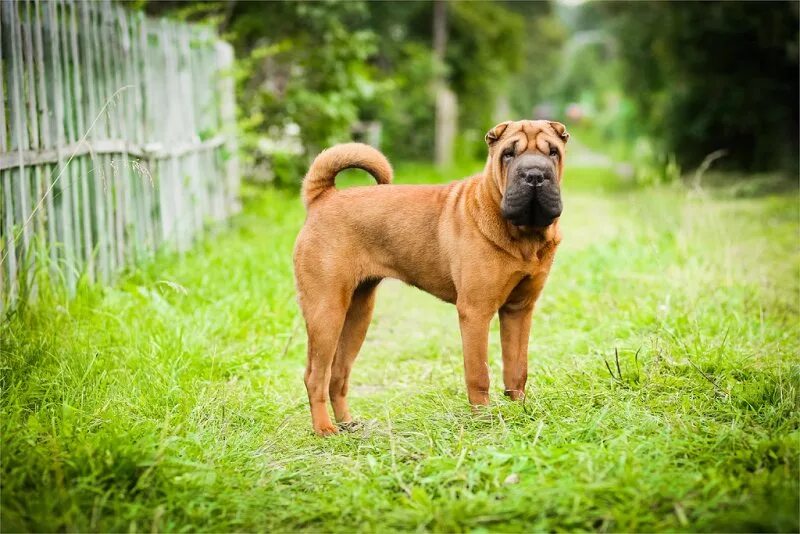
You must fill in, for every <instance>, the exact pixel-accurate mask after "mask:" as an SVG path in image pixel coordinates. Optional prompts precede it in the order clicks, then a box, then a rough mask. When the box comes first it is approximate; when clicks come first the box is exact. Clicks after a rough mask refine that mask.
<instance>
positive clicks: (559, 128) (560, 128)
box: [547, 121, 569, 143]
mask: <svg viewBox="0 0 800 534" xmlns="http://www.w3.org/2000/svg"><path fill="white" fill-rule="evenodd" d="M547 122H549V123H550V126H552V127H553V129H554V130H555V131H556V133H557V134H558V136H559V137H560V138H561V139H562V140H563V141H564V142H565V143H566V142H567V141H569V133H567V127H566V126H564V125H563V124H561V123H560V122H556V121H547Z"/></svg>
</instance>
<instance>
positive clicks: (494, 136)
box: [484, 121, 511, 146]
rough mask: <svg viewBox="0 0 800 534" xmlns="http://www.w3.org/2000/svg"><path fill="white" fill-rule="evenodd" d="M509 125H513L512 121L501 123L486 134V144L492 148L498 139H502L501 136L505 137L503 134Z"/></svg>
mask: <svg viewBox="0 0 800 534" xmlns="http://www.w3.org/2000/svg"><path fill="white" fill-rule="evenodd" d="M509 124H511V121H506V122H501V123H500V124H498V125H497V126H495V127H494V128H492V129H491V130H489V131H488V132H486V137H484V139H486V144H487V145H489V146H492V145H493V144H494V143H495V142H496V141H497V140H498V139H500V136H501V135H503V132H505V131H506V128H508V125H509Z"/></svg>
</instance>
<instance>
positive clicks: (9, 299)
mask: <svg viewBox="0 0 800 534" xmlns="http://www.w3.org/2000/svg"><path fill="white" fill-rule="evenodd" d="M0 4H1V5H0V59H1V60H2V61H0V104H1V105H0V125H2V128H0V306H2V308H0V309H5V307H6V306H8V305H9V304H11V305H13V304H14V302H15V301H17V300H18V299H19V298H24V297H25V296H26V295H27V294H28V293H29V292H30V290H31V288H33V287H35V282H36V280H37V279H39V278H40V275H44V274H46V273H49V274H50V275H51V276H50V278H51V279H52V278H54V276H55V278H60V279H61V281H63V283H64V285H65V286H66V287H67V289H68V290H70V291H74V289H75V287H76V284H77V282H78V279H79V278H80V277H85V278H86V279H87V280H88V281H90V282H91V281H94V280H99V281H103V282H108V281H110V280H112V279H113V276H114V274H115V273H117V272H119V271H120V269H121V268H123V267H124V266H125V265H127V264H130V263H131V262H133V261H138V260H141V259H143V258H146V257H148V256H149V255H151V254H152V253H153V252H154V251H155V250H156V249H157V248H158V247H160V246H164V245H169V244H172V245H173V246H174V247H175V248H176V249H177V250H185V249H186V248H187V247H188V246H189V245H190V243H191V241H192V240H193V239H195V238H197V237H198V236H200V235H202V231H203V228H204V225H205V224H206V223H207V222H209V221H216V220H220V219H223V218H224V217H227V216H230V215H231V214H233V213H236V212H237V211H238V210H239V201H238V189H239V170H238V163H237V159H236V150H237V146H236V131H235V112H234V110H235V107H234V93H233V90H234V87H233V81H232V79H231V78H230V76H229V75H230V71H231V66H232V63H233V53H232V49H231V47H230V46H229V45H227V44H226V43H222V42H220V41H219V40H218V39H217V37H216V36H215V34H214V32H213V30H211V29H210V28H207V27H197V26H189V25H186V24H182V23H179V22H172V21H166V20H161V21H158V20H153V19H149V18H147V17H145V16H144V15H143V14H142V13H132V12H129V11H127V10H126V9H125V8H124V7H122V6H119V5H116V4H112V3H111V2H110V1H109V0H103V1H102V2H83V1H74V0H47V1H45V0H41V1H40V0H21V1H5V2H1V3H0ZM37 251H38V252H37ZM53 275H54V276H53Z"/></svg>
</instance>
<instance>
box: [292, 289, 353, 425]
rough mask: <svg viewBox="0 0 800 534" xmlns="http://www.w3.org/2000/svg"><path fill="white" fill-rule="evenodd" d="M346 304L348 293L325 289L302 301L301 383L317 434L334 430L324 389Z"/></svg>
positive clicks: (328, 377) (326, 391)
mask: <svg viewBox="0 0 800 534" xmlns="http://www.w3.org/2000/svg"><path fill="white" fill-rule="evenodd" d="M348 293H349V292H348ZM349 304H350V301H349V295H348V298H342V297H341V296H340V295H337V294H332V293H330V292H327V294H326V295H325V296H324V298H321V299H319V300H315V302H314V303H313V304H310V303H307V304H304V305H303V315H304V316H305V319H306V330H307V332H308V365H307V367H306V374H305V383H306V390H307V391H308V402H309V404H310V405H311V424H312V425H313V427H314V432H316V433H317V434H319V435H320V436H327V435H329V434H335V433H336V427H334V426H333V423H332V422H331V418H330V416H329V415H328V402H327V401H328V395H327V393H328V387H329V384H330V380H331V364H332V363H333V357H334V354H335V353H336V345H337V344H338V341H339V335H340V334H341V332H342V325H343V324H344V320H345V315H346V313H347V308H348V306H349Z"/></svg>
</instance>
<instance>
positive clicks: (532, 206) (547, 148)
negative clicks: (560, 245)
mask: <svg viewBox="0 0 800 534" xmlns="http://www.w3.org/2000/svg"><path fill="white" fill-rule="evenodd" d="M568 139H569V134H568V133H567V132H566V128H565V127H564V125H563V124H561V123H559V122H552V121H545V120H536V121H517V122H510V121H509V122H503V123H501V124H498V125H497V126H495V127H494V128H492V129H491V130H489V133H487V134H486V143H487V144H488V145H489V166H490V168H491V169H492V175H493V176H494V179H495V181H496V183H497V186H498V188H499V189H500V191H501V192H502V195H503V200H502V202H501V204H500V209H501V212H502V214H503V217H504V218H505V219H506V220H508V221H509V222H510V223H511V224H513V225H515V226H526V227H536V228H544V227H547V226H550V225H551V224H553V223H554V222H555V221H556V220H557V219H558V218H559V217H560V216H561V210H562V204H561V175H562V171H563V168H564V150H565V145H566V143H567V140H568Z"/></svg>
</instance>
